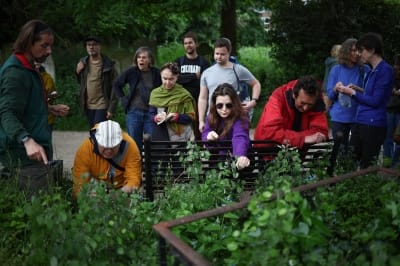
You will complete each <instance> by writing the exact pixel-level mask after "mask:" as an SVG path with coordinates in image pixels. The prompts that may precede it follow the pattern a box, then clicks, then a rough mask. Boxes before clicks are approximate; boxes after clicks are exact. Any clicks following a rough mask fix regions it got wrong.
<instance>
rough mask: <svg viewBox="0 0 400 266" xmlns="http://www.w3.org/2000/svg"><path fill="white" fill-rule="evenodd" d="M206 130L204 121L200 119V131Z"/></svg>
mask: <svg viewBox="0 0 400 266" xmlns="http://www.w3.org/2000/svg"><path fill="white" fill-rule="evenodd" d="M203 130H204V121H199V131H200V132H203Z"/></svg>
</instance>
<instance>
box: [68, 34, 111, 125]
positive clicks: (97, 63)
mask: <svg viewBox="0 0 400 266" xmlns="http://www.w3.org/2000/svg"><path fill="white" fill-rule="evenodd" d="M84 43H85V47H86V51H87V53H88V55H87V56H85V57H83V58H81V59H80V60H79V62H78V64H77V66H76V70H75V74H76V76H77V79H78V82H79V85H80V105H81V108H82V109H83V111H84V112H85V113H86V116H87V118H88V120H89V127H90V128H92V127H93V126H94V125H95V124H97V123H99V122H102V121H106V120H108V119H111V117H112V116H113V114H114V113H115V109H116V106H117V98H116V97H115V95H114V93H113V90H112V83H113V81H114V79H115V78H116V77H117V75H118V73H117V71H116V69H115V62H114V61H112V60H111V59H109V58H108V57H107V56H105V55H104V54H102V53H101V46H100V39H99V38H98V37H96V36H89V37H87V38H86V39H85V42H84Z"/></svg>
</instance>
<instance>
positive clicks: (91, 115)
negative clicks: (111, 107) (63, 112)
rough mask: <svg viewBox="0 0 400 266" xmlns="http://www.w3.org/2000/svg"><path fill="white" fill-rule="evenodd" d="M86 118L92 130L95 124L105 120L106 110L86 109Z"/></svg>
mask: <svg viewBox="0 0 400 266" xmlns="http://www.w3.org/2000/svg"><path fill="white" fill-rule="evenodd" d="M86 116H87V118H88V120H89V127H90V129H92V127H93V126H94V125H96V124H97V123H100V122H103V121H106V120H107V110H106V109H86Z"/></svg>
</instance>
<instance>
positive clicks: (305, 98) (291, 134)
mask: <svg viewBox="0 0 400 266" xmlns="http://www.w3.org/2000/svg"><path fill="white" fill-rule="evenodd" d="M321 95H322V91H321V86H320V84H319V83H318V82H317V80H315V78H313V77H311V76H304V77H302V78H300V79H298V80H293V81H290V82H289V83H287V84H285V85H282V86H280V87H279V88H277V89H275V91H274V92H273V93H272V95H271V96H270V98H269V100H268V102H267V104H266V105H265V107H264V111H263V113H262V115H261V118H260V120H259V122H258V125H257V128H256V130H255V132H254V139H255V140H274V141H276V142H279V143H281V144H289V145H290V146H294V147H297V148H302V147H303V145H304V144H313V143H320V142H323V141H325V140H327V139H328V121H327V118H326V115H325V113H324V111H325V104H324V102H323V100H322V97H321Z"/></svg>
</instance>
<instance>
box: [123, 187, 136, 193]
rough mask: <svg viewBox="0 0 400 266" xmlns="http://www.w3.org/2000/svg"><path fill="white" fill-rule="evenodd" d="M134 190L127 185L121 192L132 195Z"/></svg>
mask: <svg viewBox="0 0 400 266" xmlns="http://www.w3.org/2000/svg"><path fill="white" fill-rule="evenodd" d="M134 190H135V188H133V187H131V186H128V185H125V186H123V187H122V188H121V191H122V192H124V193H126V194H131V193H132V192H133V191H134Z"/></svg>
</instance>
